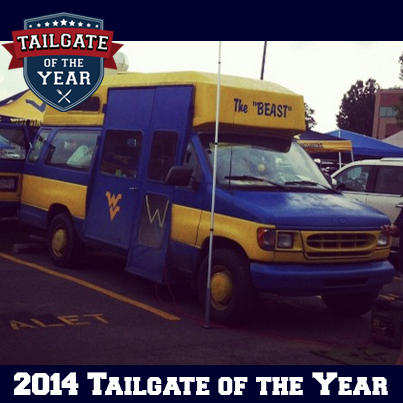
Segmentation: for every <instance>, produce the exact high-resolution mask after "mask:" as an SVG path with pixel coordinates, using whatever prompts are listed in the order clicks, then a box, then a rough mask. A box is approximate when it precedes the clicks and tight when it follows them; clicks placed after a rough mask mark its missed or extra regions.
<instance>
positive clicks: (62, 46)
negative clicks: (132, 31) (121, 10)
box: [19, 13, 112, 112]
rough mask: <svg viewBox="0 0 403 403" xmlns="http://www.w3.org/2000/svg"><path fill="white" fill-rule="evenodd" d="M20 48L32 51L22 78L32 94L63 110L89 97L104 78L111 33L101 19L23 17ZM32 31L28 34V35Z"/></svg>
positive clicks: (78, 16)
mask: <svg viewBox="0 0 403 403" xmlns="http://www.w3.org/2000/svg"><path fill="white" fill-rule="evenodd" d="M23 32H25V33H27V35H25V37H26V39H24V35H22V37H19V43H20V44H21V50H22V51H23V50H24V46H25V49H26V51H27V52H29V51H31V52H32V51H35V55H34V57H25V58H24V78H25V81H26V83H27V85H28V87H29V88H30V89H31V90H32V91H33V92H34V93H35V95H36V96H37V97H38V98H40V99H41V100H43V101H44V102H45V103H47V104H48V105H50V106H52V107H53V108H55V109H58V110H59V111H61V112H66V111H68V110H70V109H72V108H74V107H76V106H77V105H79V104H80V103H82V102H83V101H84V100H85V99H87V98H88V97H90V96H91V95H92V94H93V93H94V92H95V91H96V90H97V88H98V87H99V85H100V84H101V82H102V80H103V77H104V54H106V53H107V47H108V45H109V44H111V41H112V36H111V35H110V36H108V35H107V34H105V33H109V31H103V20H100V19H95V18H91V17H84V16H81V15H75V14H70V13H59V14H52V15H47V16H43V17H37V18H31V19H27V20H24V31H23ZM31 32H32V34H31Z"/></svg>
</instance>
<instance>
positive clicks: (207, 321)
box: [204, 41, 221, 328]
mask: <svg viewBox="0 0 403 403" xmlns="http://www.w3.org/2000/svg"><path fill="white" fill-rule="evenodd" d="M220 85H221V41H219V42H218V74H217V105H216V122H215V140H214V162H213V188H212V193H211V217H210V239H209V255H208V270H207V285H206V310H205V320H204V327H205V328H209V327H210V298H211V287H210V286H211V281H210V277H211V266H212V256H213V235H214V209H215V193H216V183H217V181H216V177H217V148H218V126H219V121H220Z"/></svg>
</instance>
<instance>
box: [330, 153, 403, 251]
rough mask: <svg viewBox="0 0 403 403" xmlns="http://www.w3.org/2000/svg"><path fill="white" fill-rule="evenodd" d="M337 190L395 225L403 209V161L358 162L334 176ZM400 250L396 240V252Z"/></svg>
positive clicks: (338, 171) (398, 159)
mask: <svg viewBox="0 0 403 403" xmlns="http://www.w3.org/2000/svg"><path fill="white" fill-rule="evenodd" d="M332 178H333V179H335V180H336V182H337V184H336V187H337V189H339V190H341V191H342V192H343V194H345V195H346V196H348V197H351V198H354V199H357V200H360V201H362V202H364V203H367V204H369V205H370V206H372V207H375V208H376V209H377V210H380V211H382V212H383V213H384V214H386V215H387V216H388V217H389V219H390V221H391V222H392V223H393V222H394V221H395V219H396V217H397V215H398V214H399V212H400V209H401V208H402V207H403V158H382V159H380V160H363V161H355V162H351V163H350V164H347V165H345V166H344V167H342V168H341V169H339V170H337V171H336V172H334V173H333V174H332ZM398 247H399V238H394V239H393V243H392V253H394V254H395V255H397V254H396V252H397V249H398Z"/></svg>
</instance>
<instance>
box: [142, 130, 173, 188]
mask: <svg viewBox="0 0 403 403" xmlns="http://www.w3.org/2000/svg"><path fill="white" fill-rule="evenodd" d="M177 145H178V133H176V132H168V131H157V132H155V133H154V137H153V143H152V146H151V155H150V163H149V165H148V173H147V177H148V179H150V180H152V181H158V182H164V181H165V178H166V176H167V174H168V171H169V170H170V169H171V168H172V167H173V165H174V163H175V157H176V150H177Z"/></svg>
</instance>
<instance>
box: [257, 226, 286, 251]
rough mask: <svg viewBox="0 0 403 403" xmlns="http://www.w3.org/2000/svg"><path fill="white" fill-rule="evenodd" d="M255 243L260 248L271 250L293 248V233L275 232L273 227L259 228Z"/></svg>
mask: <svg viewBox="0 0 403 403" xmlns="http://www.w3.org/2000/svg"><path fill="white" fill-rule="evenodd" d="M257 243H258V244H259V246H260V248H262V249H263V250H266V251H273V250H274V249H275V248H279V249H293V248H294V233H293V232H283V231H278V232H277V233H276V230H274V229H270V228H259V229H258V230H257Z"/></svg>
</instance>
